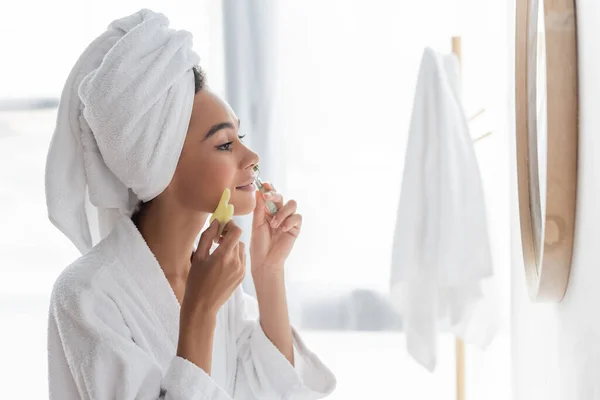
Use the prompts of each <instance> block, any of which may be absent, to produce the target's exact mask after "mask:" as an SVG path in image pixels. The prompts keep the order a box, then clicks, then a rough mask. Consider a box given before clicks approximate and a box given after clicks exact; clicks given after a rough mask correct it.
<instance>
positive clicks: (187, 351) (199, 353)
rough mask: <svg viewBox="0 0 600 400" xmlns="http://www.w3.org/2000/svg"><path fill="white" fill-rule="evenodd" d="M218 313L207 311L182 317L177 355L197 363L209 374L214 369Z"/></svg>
mask: <svg viewBox="0 0 600 400" xmlns="http://www.w3.org/2000/svg"><path fill="white" fill-rule="evenodd" d="M216 325H217V316H216V314H213V313H210V312H205V313H202V314H196V315H194V316H191V317H185V316H183V318H181V322H180V324H179V341H178V342H177V356H179V357H181V358H185V359H186V360H188V361H190V362H192V363H194V364H196V365H197V366H198V367H200V368H201V369H202V370H204V371H205V372H206V373H207V374H208V375H210V374H211V369H212V353H213V342H214V336H215V328H216Z"/></svg>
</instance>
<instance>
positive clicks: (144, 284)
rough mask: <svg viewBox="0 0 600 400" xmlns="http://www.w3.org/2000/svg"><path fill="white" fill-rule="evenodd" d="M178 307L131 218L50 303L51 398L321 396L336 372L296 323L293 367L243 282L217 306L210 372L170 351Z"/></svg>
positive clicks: (63, 278)
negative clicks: (274, 341) (263, 323)
mask: <svg viewBox="0 0 600 400" xmlns="http://www.w3.org/2000/svg"><path fill="white" fill-rule="evenodd" d="M179 310H180V306H179V303H178V301H177V299H176V297H175V294H174V293H173V291H172V289H171V287H170V285H169V283H168V281H167V279H166V277H165V275H164V273H163V271H162V269H161V268H160V266H159V264H158V262H157V260H156V259H155V257H154V255H153V253H152V252H151V251H150V249H149V248H148V246H147V245H146V242H145V241H144V239H143V237H142V236H141V235H140V233H139V231H138V230H137V228H136V227H135V225H134V224H133V223H132V221H131V220H130V219H129V218H128V217H122V218H121V219H120V220H118V221H117V225H116V227H115V229H114V230H113V231H112V232H111V233H110V234H109V235H108V236H107V237H106V238H105V239H104V240H103V241H101V242H100V243H99V244H98V245H97V246H96V247H95V248H94V249H92V251H91V252H89V253H88V254H86V255H84V256H83V257H81V258H80V259H78V260H77V261H76V262H75V263H73V264H72V265H70V266H69V267H67V268H66V269H65V271H64V272H63V273H62V274H61V275H60V277H59V278H58V279H57V281H56V283H55V285H54V288H53V291H52V297H51V302H50V315H49V325H48V357H49V384H50V398H52V399H60V400H71V399H80V398H81V399H94V400H105V399H106V400H108V399H120V400H125V399H169V400H180V399H198V400H225V399H232V398H234V399H298V400H301V399H319V398H323V397H325V396H326V395H328V394H330V393H331V392H332V391H333V389H334V388H335V385H336V380H335V377H334V376H333V374H332V373H331V372H330V371H329V369H327V367H325V366H324V365H323V364H322V363H321V361H320V360H319V359H318V358H317V356H316V355H315V354H313V353H312V352H310V351H309V350H308V349H307V348H306V346H305V344H304V343H303V342H302V339H301V338H300V337H299V336H298V333H297V332H296V331H295V330H294V332H293V337H294V355H295V365H296V366H295V368H294V366H292V365H291V364H290V363H289V362H288V360H287V359H286V358H285V357H284V356H283V354H281V353H280V352H279V351H278V349H277V348H276V347H275V346H274V345H273V344H272V342H271V341H270V340H269V339H268V338H267V337H266V336H265V333H264V332H263V330H262V328H261V326H260V323H259V321H258V307H257V303H256V300H255V299H254V298H253V297H251V296H249V295H247V294H245V293H244V292H243V291H242V289H241V287H239V288H238V289H237V290H236V291H235V292H234V294H233V296H232V297H231V298H230V299H229V300H228V301H227V303H225V305H224V306H223V307H222V308H221V309H220V311H219V312H218V315H217V324H216V329H215V334H214V345H213V354H212V373H211V376H209V375H208V374H206V373H205V372H204V370H202V369H201V368H199V367H198V366H196V365H195V364H192V363H191V362H189V361H187V360H185V359H183V358H180V357H178V356H176V351H177V341H178V334H179Z"/></svg>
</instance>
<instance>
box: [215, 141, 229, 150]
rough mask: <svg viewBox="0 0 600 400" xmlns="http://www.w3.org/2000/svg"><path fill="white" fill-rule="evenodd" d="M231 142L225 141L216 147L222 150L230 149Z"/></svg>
mask: <svg viewBox="0 0 600 400" xmlns="http://www.w3.org/2000/svg"><path fill="white" fill-rule="evenodd" d="M232 144H233V142H227V143H225V144H222V145H220V146H217V149H219V150H222V151H231V145H232Z"/></svg>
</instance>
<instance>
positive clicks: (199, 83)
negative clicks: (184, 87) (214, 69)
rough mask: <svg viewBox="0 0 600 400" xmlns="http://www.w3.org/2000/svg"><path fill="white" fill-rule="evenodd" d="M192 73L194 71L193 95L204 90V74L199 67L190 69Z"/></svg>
mask: <svg viewBox="0 0 600 400" xmlns="http://www.w3.org/2000/svg"><path fill="white" fill-rule="evenodd" d="M192 71H194V84H195V86H196V88H195V91H194V93H198V92H199V91H201V90H202V89H204V84H205V82H206V75H205V74H204V71H203V70H202V68H200V66H199V65H195V66H194V67H193V68H192Z"/></svg>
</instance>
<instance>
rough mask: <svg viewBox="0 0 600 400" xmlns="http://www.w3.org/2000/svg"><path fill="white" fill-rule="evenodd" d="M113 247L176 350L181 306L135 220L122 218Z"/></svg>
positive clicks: (114, 237)
mask: <svg viewBox="0 0 600 400" xmlns="http://www.w3.org/2000/svg"><path fill="white" fill-rule="evenodd" d="M107 239H108V240H109V241H111V242H112V243H111V247H112V248H113V249H115V252H116V255H117V257H118V258H119V260H120V262H121V263H122V266H123V267H124V269H126V270H127V271H128V272H129V273H130V274H131V276H132V278H133V281H134V283H135V284H136V285H137V286H138V290H139V291H140V292H141V293H142V294H143V296H144V297H145V298H146V301H147V302H148V304H149V306H150V309H151V310H153V311H154V313H155V314H156V316H157V317H158V319H159V322H160V324H161V325H162V328H164V330H165V333H166V334H167V336H168V337H169V340H170V342H171V343H172V344H173V346H174V348H176V347H177V342H178V340H179V311H180V305H179V301H178V300H177V297H176V296H175V293H174V292H173V289H172V288H171V285H170V284H169V281H168V280H167V278H166V276H165V274H164V272H163V270H162V268H161V267H160V264H159V263H158V260H157V259H156V257H155V256H154V253H152V251H151V250H150V248H149V247H148V244H147V243H146V241H145V240H144V238H143V236H142V235H141V233H140V231H139V230H138V229H137V227H136V226H135V224H134V223H133V221H132V220H131V219H130V218H129V217H126V216H122V217H120V218H119V220H118V221H117V224H116V226H115V228H114V229H113V231H112V232H111V233H110V235H109V236H108V237H107Z"/></svg>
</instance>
